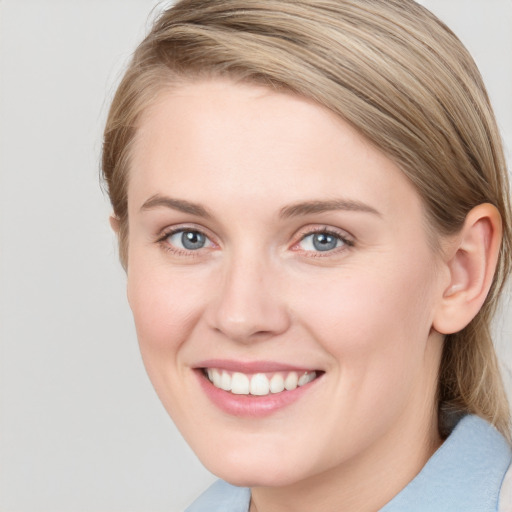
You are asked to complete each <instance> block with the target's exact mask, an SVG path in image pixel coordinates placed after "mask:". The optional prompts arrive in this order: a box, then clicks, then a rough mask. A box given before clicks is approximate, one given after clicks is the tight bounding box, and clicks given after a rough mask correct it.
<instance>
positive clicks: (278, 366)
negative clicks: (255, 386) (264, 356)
mask: <svg viewBox="0 0 512 512" xmlns="http://www.w3.org/2000/svg"><path fill="white" fill-rule="evenodd" d="M195 367H196V368H218V369H222V370H227V371H229V372H241V373H248V374H252V373H269V372H292V371H295V372H307V371H313V370H316V368H304V367H300V366H293V365H290V364H283V363H277V362H274V361H232V360H229V359H208V360H206V361H201V362H200V363H198V364H197V365H195Z"/></svg>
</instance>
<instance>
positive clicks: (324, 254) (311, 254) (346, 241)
mask: <svg viewBox="0 0 512 512" xmlns="http://www.w3.org/2000/svg"><path fill="white" fill-rule="evenodd" d="M318 234H325V235H328V236H332V237H335V238H337V239H338V240H339V241H341V242H342V244H343V245H342V246H341V247H336V248H334V249H331V250H327V251H303V252H304V254H306V255H307V257H308V258H328V257H332V256H334V255H337V254H339V253H340V252H344V251H346V250H347V249H349V248H351V247H354V240H353V239H352V238H351V237H349V236H348V234H347V233H346V232H341V231H338V230H336V229H333V228H331V227H328V226H322V227H318V228H313V229H307V230H305V231H304V232H303V233H302V234H301V235H300V239H299V240H298V241H297V242H295V243H294V244H293V245H292V247H291V250H294V251H299V250H300V248H298V246H299V244H300V243H301V242H303V241H304V240H305V239H306V238H307V237H309V236H313V235H318Z"/></svg>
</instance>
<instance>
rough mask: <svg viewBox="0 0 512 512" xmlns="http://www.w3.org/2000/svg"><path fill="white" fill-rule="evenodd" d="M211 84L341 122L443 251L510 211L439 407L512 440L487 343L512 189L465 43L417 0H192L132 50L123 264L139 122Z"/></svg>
mask: <svg viewBox="0 0 512 512" xmlns="http://www.w3.org/2000/svg"><path fill="white" fill-rule="evenodd" d="M209 77H230V78H232V79H234V80H241V81H247V82H253V83H258V84H263V85H266V86H268V87H271V88H275V89H279V90H284V91H289V92H291V93H294V94H299V95H302V96H305V97H307V98H311V99H313V100H315V101H317V102H318V103H319V104H321V105H323V106H325V107H327V108H329V109H330V110H332V111H333V112H335V113H336V114H338V115H339V116H341V117H342V118H343V119H344V120H346V121H347V122H348V123H350V124H351V125H352V126H353V127H354V128H355V129H356V130H358V131H359V132H360V133H361V134H362V135H364V136H365V137H366V138H367V139H368V140H369V141H370V142H371V143H372V144H373V145H374V146H375V147H377V148H378V149H379V150H381V151H382V152H383V153H385V154H386V155H387V156H388V157H389V158H391V159H392V160H394V161H395V162H396V164H397V165H398V166H399V167H400V168H401V170H402V171H403V173H404V174H405V175H406V176H407V178H408V179H409V180H410V181H411V183H412V184H413V185H414V186H415V188H416V190H417V191H418V193H419V194H420V196H421V197H422V200H423V203H424V207H425V211H426V218H427V225H428V227H429V231H430V233H431V238H432V240H433V243H434V244H435V242H436V240H438V239H439V236H440V235H449V234H454V233H456V232H458V231H459V230H460V228H461V227H462V224H463V222H464V220H465V218H466V215H467V214H468V212H469V211H470V210H471V209H472V208H473V207H474V206H476V205H478V204H481V203H486V202H487V203H491V204H493V205H494V206H495V207H496V208H497V209H498V210H499V212H500V214H501V217H502V220H503V233H504V238H503V243H502V246H501V252H500V256H499V261H498V267H497V271H496V275H495V278H494V281H493V284H492V287H491V290H490V293H489V295H488V297H487V300H486V302H485V304H484V306H483V307H482V309H481V311H480V312H479V313H478V315H477V316H476V317H475V318H474V320H473V321H472V322H471V323H470V324H469V325H468V326H467V327H466V328H464V329H463V330H462V331H460V332H458V333H455V334H451V335H448V336H447V337H446V340H445V346H444V353H443V358H442V363H441V368H440V374H439V388H438V402H439V405H440V408H441V410H442V411H446V410H448V411H450V410H452V411H463V412H470V413H474V414H478V415H480V416H482V417H483V418H485V419H487V420H488V421H490V422H491V423H493V424H494V425H495V426H496V427H497V428H498V429H499V430H500V431H501V432H502V433H503V434H504V435H505V436H506V437H508V438H509V439H510V432H509V407H508V402H507V399H506V396H505V393H504V389H503V384H502V381H501V378H500V373H499V368H498V364H497V360H496V356H495V351H494V348H493V343H492V339H491V335H490V321H491V318H492V316H493V314H494V311H495V309H496V304H497V299H498V297H499V294H500V292H501V290H502V288H503V286H504V283H505V281H506V279H507V277H508V275H509V274H510V270H511V254H512V227H511V213H510V191H509V185H508V177H507V169H506V163H505V158H504V154H503V149H502V145H501V138H500V135H499V132H498V129H497V126H496V121H495V118H494V115H493V112H492V108H491V106H490V103H489V99H488V96H487V93H486V90H485V87H484V85H483V82H482V79H481V77H480V74H479V72H478V69H477V67H476V65H475V63H474V62H473V59H472V58H471V56H470V55H469V53H468V52H467V50H466V49H465V48H464V46H463V45H462V43H461V42H460V41H459V40H458V38H457V37H456V36H455V35H454V34H453V33H452V32H451V31H450V29H448V28H447V27H446V26H445V25H444V24H443V23H442V22H441V21H439V20H438V19H437V18H436V17H435V16H434V15H433V14H431V13H430V12H429V11H428V10H426V9H425V8H423V7H421V6H420V5H418V4H416V3H415V2H413V1H412V0H182V1H179V2H178V3H177V4H176V5H175V6H173V7H172V8H170V9H168V10H166V11H164V12H163V13H162V14H161V16H160V17H159V18H158V19H157V20H156V22H155V23H154V25H153V28H152V30H151V31H150V33H149V34H148V35H147V37H146V38H145V39H144V40H143V42H142V43H141V44H140V46H139V47H138V48H137V50H136V51H135V53H134V55H133V58H132V61H131V63H130V65H129V67H128V69H127V71H126V73H125V75H124V77H123V79H122V81H121V83H120V85H119V87H118V89H117V92H116V94H115V97H114V100H113V102H112V106H111V109H110V112H109V116H108V120H107V124H106V128H105V133H104V146H103V160H102V170H103V176H104V179H105V182H106V184H107V188H108V193H109V195H110V199H111V202H112V205H113V209H114V214H115V215H116V217H117V219H118V221H119V225H120V231H119V243H120V256H121V261H122V263H123V265H125V266H126V265H128V264H129V262H128V261H127V251H126V249H127V234H128V230H129V223H128V213H127V184H128V181H129V174H130V173H129V170H130V149H131V146H132V143H133V140H134V137H135V136H136V132H137V126H138V122H139V120H140V117H141V115H142V114H143V112H144V111H146V110H147V109H148V108H149V106H151V104H152V103H153V102H154V101H155V100H156V98H157V97H158V95H159V94H160V93H161V92H162V90H165V89H172V87H174V86H176V85H177V84H179V83H182V82H186V81H190V80H197V79H202V78H209ZM443 416H444V415H443V414H440V418H442V417H443ZM440 430H441V433H443V430H444V427H443V425H442V424H440Z"/></svg>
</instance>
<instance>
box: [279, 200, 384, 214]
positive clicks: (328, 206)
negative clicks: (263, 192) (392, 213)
mask: <svg viewBox="0 0 512 512" xmlns="http://www.w3.org/2000/svg"><path fill="white" fill-rule="evenodd" d="M336 210H345V211H350V212H363V213H371V214H373V215H377V216H379V217H381V216H382V215H381V213H380V212H379V211H377V210H376V209H375V208H373V207H371V206H369V205H367V204H365V203H362V202H360V201H354V200H349V199H331V200H327V201H305V202H301V203H295V204H291V205H289V206H285V207H284V208H282V209H281V212H280V214H279V216H280V217H281V218H289V217H298V216H301V215H309V214H312V213H323V212H330V211H336Z"/></svg>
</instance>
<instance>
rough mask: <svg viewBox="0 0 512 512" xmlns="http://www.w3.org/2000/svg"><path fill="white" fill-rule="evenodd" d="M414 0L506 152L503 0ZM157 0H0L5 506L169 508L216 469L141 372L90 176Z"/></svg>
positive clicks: (12, 510)
mask: <svg viewBox="0 0 512 512" xmlns="http://www.w3.org/2000/svg"><path fill="white" fill-rule="evenodd" d="M423 3H424V4H425V5H427V6H428V7H430V8H431V9H432V10H433V11H434V12H436V13H437V14H438V15H439V16H440V17H441V18H442V19H444V20H445V21H446V22H447V23H448V25H450V26H451V27H452V28H453V29H454V30H455V32H456V33H457V34H458V35H459V36H460V37H461V39H462V40H463V41H464V42H465V43H466V45H467V46H468V47H469V49H470V51H471V52H472V53H473V55H474V57H475V59H476V61H477V63H478V65H479V67H480V69H481V71H482V73H483V75H484V78H485V80H486V82H487V84H488V88H489V92H490V95H491V98H492V101H493V103H494V105H495V109H496V113H497V117H498V120H499V124H500V126H501V128H502V130H503V135H504V139H505V142H506V145H507V147H508V156H509V161H510V149H511V148H512V58H511V56H512V30H510V27H512V1H510V0H475V1H469V0H428V1H427V0H425V1H424V2H423ZM162 6H163V4H162V3H160V4H158V2H156V1H155V0H0V511H1V512H80V511H84V512H107V511H108V512H116V511H119V512H164V511H165V512H179V511H182V510H183V509H184V508H185V506H186V504H188V503H189V502H190V501H191V500H192V499H193V497H194V496H196V495H197V494H198V493H199V492H200V491H201V490H202V489H204V488H205V487H206V486H207V485H208V484H209V483H210V482H211V481H212V480H213V479H214V477H213V476H212V475H210V474H209V473H208V472H207V471H206V470H204V469H203V468H202V467H201V465H200V463H199V462H198V461H197V460H196V458H195V456H194V455H193V453H192V452H191V451H190V449H189V448H188V447H187V446H186V444H185V443H184V441H183V440H182V439H181V437H180V435H179V433H178V432H177V430H176V429H175V427H174V426H173V424H172V422H171V421H170V420H169V419H168V417H167V414H166V413H165V411H164V409H163V407H162V406H161V405H160V403H159V401H158V399H157V398H156V395H155V394H154V392H153V390H152V388H151V385H150V383H149V380H148V378H147V377H146V374H145V372H144V369H143V366H142V363H141V360H140V356H139V353H138V347H137V342H136V337H135V333H134V328H133V322H132V319H131V315H130V311H129V308H128V305H127V302H126V299H125V278H124V274H123V271H122V270H121V268H120V265H119V264H118V262H117V252H116V251H117V250H116V244H115V240H114V237H113V235H112V233H111V232H110V229H109V225H108V222H107V219H108V215H109V213H110V207H109V204H108V200H107V199H106V197H105V196H104V195H103V193H102V192H101V189H100V185H99V179H98V170H99V155H100V148H101V133H102V127H103V124H104V119H105V116H106V111H107V108H108V103H109V99H110V98H111V97H112V94H113V90H114V86H115V84H116V83H117V82H118V80H119V77H120V74H121V71H122V69H123V68H124V66H125V65H126V63H127V60H128V59H129V56H130V53H131V52H132V51H133V49H134V47H135V45H136V43H137V42H138V41H139V40H140V39H141V37H142V36H143V34H144V33H145V32H146V31H147V29H148V27H149V24H150V21H151V20H152V19H153V18H154V16H155V15H156V14H157V13H158V12H159V9H161V8H162ZM509 296H510V293H509ZM511 317H512V309H511V307H510V304H509V303H507V304H506V305H505V306H504V308H503V311H502V313H501V316H500V318H499V320H498V322H497V324H496V331H497V332H498V337H497V340H498V341H497V343H498V345H499V350H500V357H501V359H502V361H503V362H504V373H505V378H506V382H507V387H508V390H509V392H510V391H511V390H512V341H511V339H512V321H511ZM205 435H208V426H207V425H205Z"/></svg>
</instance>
